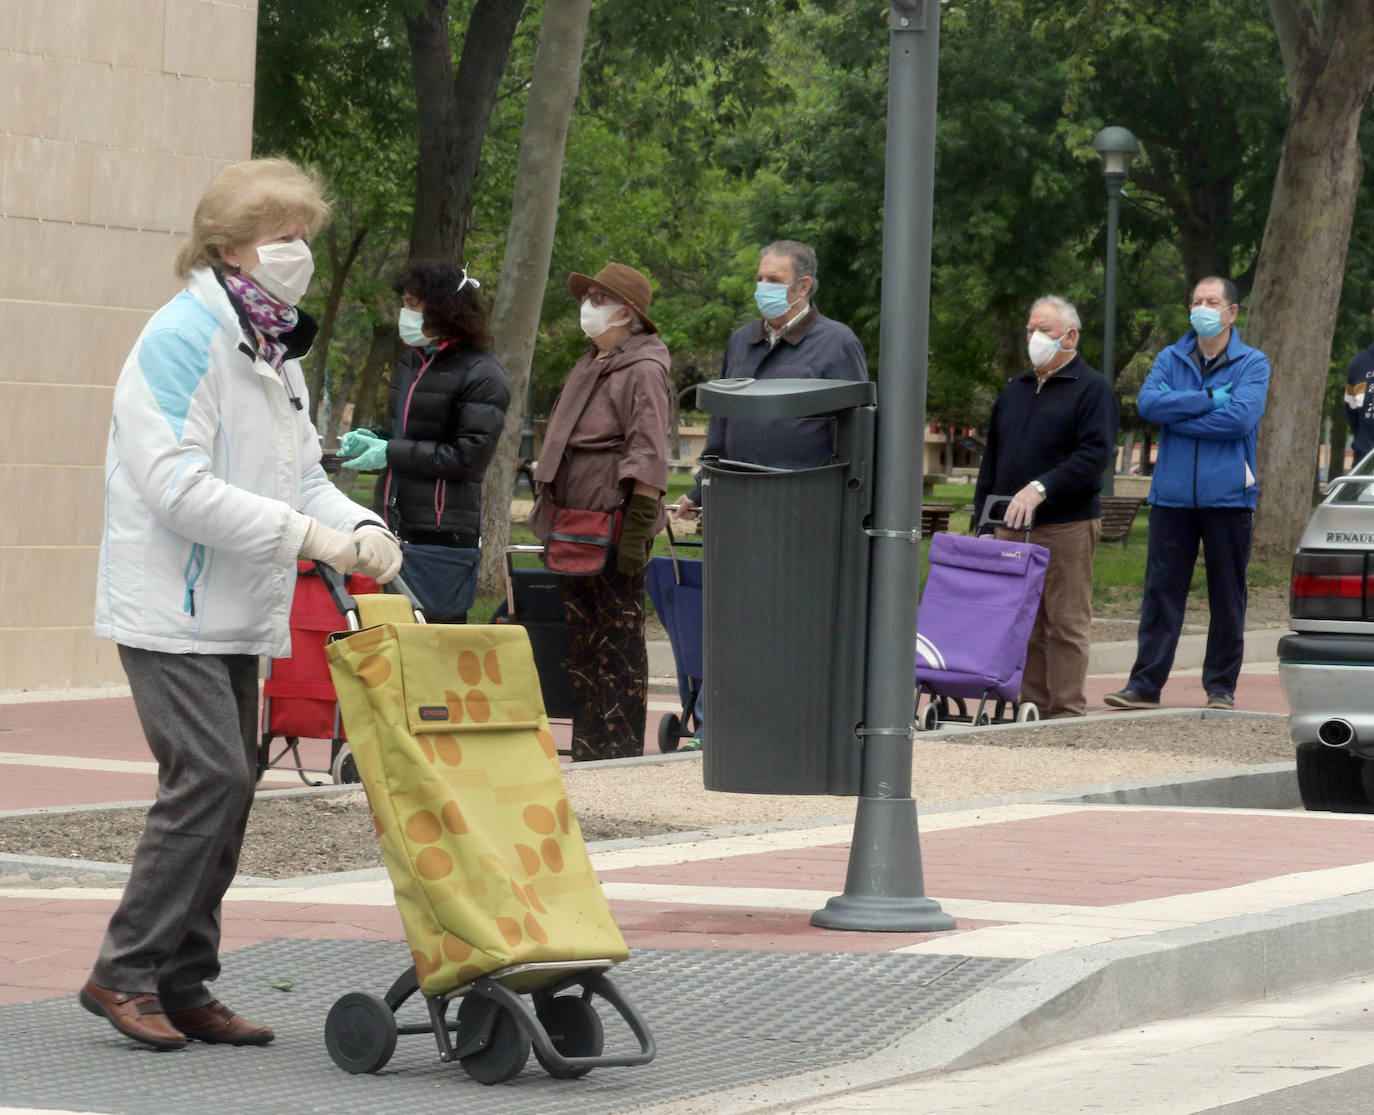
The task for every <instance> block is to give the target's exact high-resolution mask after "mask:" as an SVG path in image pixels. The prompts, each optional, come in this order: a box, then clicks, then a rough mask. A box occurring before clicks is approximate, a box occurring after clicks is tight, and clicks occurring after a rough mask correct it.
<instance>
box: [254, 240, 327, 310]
mask: <svg viewBox="0 0 1374 1115" xmlns="http://www.w3.org/2000/svg"><path fill="white" fill-rule="evenodd" d="M314 273H315V257H314V256H312V255H311V254H310V245H309V244H307V243H306V242H305V241H304V240H292V241H290V242H289V243H286V244H262V245H260V246H259V247H258V265H257V266H256V267H254V268H253V270H251V271H249V272H248V274H249V277H250V278H252V280H253V281H254V282H255V283H257V284H258V286H260V287H262V289H263V290H265V291H267V293H268V294H270V295H271V296H272V297H273V298H275V299H276V300H277V301H278V302H285V303H286V304H287V305H288V306H294V305H296V304H297V303H298V302H300V300H301V299H302V298H304V297H305V292H306V291H307V290H309V289H310V276H312V275H313V274H314Z"/></svg>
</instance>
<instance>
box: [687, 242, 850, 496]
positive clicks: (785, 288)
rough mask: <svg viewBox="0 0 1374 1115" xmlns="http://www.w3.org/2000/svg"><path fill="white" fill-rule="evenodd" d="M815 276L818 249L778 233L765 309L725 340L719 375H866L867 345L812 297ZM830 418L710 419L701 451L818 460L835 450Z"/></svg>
mask: <svg viewBox="0 0 1374 1115" xmlns="http://www.w3.org/2000/svg"><path fill="white" fill-rule="evenodd" d="M819 283H820V279H819V278H818V277H817V275H816V253H815V251H814V250H813V249H812V248H811V247H810V246H809V245H807V244H802V243H800V242H799V241H796V240H778V241H776V242H775V243H772V244H769V245H768V247H766V248H764V249H763V251H762V252H761V253H760V255H759V270H758V281H757V284H756V285H755V288H754V300H755V303H756V305H757V307H758V309H759V312H760V313H761V314H762V315H763V316H762V318H758V319H755V320H754V321H751V322H749V324H747V325H742V326H740V328H738V329H736V330H735V332H734V333H733V334H731V336H730V340H729V341H728V342H727V343H726V345H725V359H724V360H723V361H722V363H721V369H720V375H721V378H722V379H856V380H864V379H868V362H867V360H866V358H865V357H864V347H863V345H862V344H860V343H859V338H858V337H856V336H854V333H853V332H852V331H851V330H850V328H849V326H847V325H842V324H841V323H840V322H838V321H834V320H833V319H831V318H828V317H826V316H825V315H823V314H822V313H821V312H820V311H819V310H818V309H816V306H815V303H814V302H813V301H812V299H813V298H814V297H815V294H816V288H817V286H818V285H819ZM834 431H835V422H834V420H833V419H831V418H779V419H775V420H773V421H767V422H757V421H752V420H748V419H743V418H716V417H713V418H712V419H711V425H710V427H709V428H708V429H707V431H706V445H705V448H703V449H702V456H703V457H712V456H713V457H722V458H724V459H726V460H730V461H747V462H749V463H750V464H756V465H768V466H769V467H772V468H787V469H798V468H817V467H818V466H820V465H824V464H827V463H829V461H830V456H831V454H832V453H833V452H834V440H835V432H834ZM700 502H701V482H700V478H698V481H697V483H696V484H695V485H694V486H693V488H692V490H691V491H690V492H687V493H686V494H685V495H683V496H682V498H681V499H679V500H678V505H677V509H678V514H680V515H683V517H684V518H686V517H689V516H692V515H694V514H695V513H696V510H697V505H698V504H699V503H700Z"/></svg>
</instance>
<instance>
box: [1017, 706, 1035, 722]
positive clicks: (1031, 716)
mask: <svg viewBox="0 0 1374 1115" xmlns="http://www.w3.org/2000/svg"><path fill="white" fill-rule="evenodd" d="M1039 719H1040V710H1039V709H1038V708H1036V707H1035V706H1034V705H1033V704H1031V702H1030V701H1026V702H1024V703H1022V704H1021V705H1019V706H1017V709H1016V722H1017V723H1018V724H1033V723H1034V722H1035V721H1037V720H1039Z"/></svg>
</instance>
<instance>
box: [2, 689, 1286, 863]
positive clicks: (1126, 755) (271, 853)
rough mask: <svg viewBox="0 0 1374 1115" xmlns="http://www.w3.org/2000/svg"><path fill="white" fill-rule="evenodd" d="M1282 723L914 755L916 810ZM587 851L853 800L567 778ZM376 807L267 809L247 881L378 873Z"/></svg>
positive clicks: (675, 781) (1000, 743) (70, 826)
mask: <svg viewBox="0 0 1374 1115" xmlns="http://www.w3.org/2000/svg"><path fill="white" fill-rule="evenodd" d="M1292 758H1293V745H1292V743H1291V742H1290V741H1289V737H1288V722H1287V720H1286V718H1283V717H1264V718H1260V717H1247V716H1235V717H1224V716H1223V717H1208V718H1207V719H1201V718H1199V717H1197V716H1196V714H1193V715H1191V716H1152V717H1143V718H1138V717H1121V718H1107V717H1104V718H1100V719H1097V718H1092V719H1084V720H1070V721H1063V720H1061V721H1054V722H1051V723H1045V724H1041V725H1038V726H1036V727H1034V728H1017V729H1007V728H1003V729H993V730H991V731H985V732H970V733H965V734H962V735H959V736H950V737H945V738H934V739H927V738H924V737H922V738H920V739H918V740H917V742H916V744H915V746H914V766H913V770H914V771H915V793H916V798H917V800H918V802H920V803H922V804H935V803H939V802H952V801H969V800H973V799H977V798H988V797H997V796H1001V795H1004V794H1016V793H1028V792H1033V791H1042V790H1053V789H1056V788H1058V787H1062V786H1081V785H1089V784H1095V783H1100V782H1118V781H1123V780H1127V779H1133V778H1151V777H1157V776H1161V775H1169V774H1185V773H1191V772H1194V771H1202V770H1215V769H1224V768H1227V767H1238V766H1248V765H1251V764H1257V763H1275V762H1285V761H1290V760H1292ZM565 781H566V783H567V787H568V795H569V797H570V799H571V801H572V804H573V807H574V809H575V810H576V812H577V815H578V818H579V819H580V821H581V824H582V831H583V834H584V836H585V838H586V839H587V840H606V839H614V838H618V837H626V836H644V835H648V834H652V833H663V832H674V831H690V830H695V829H704V828H715V827H719V826H726V825H739V824H751V823H759V822H769V821H789V820H806V819H810V818H813V817H847V816H852V815H853V812H854V799H853V798H838V797H809V796H808V797H794V796H781V797H774V796H766V795H758V794H725V793H718V792H713V791H708V790H704V789H703V788H702V785H701V767H700V765H699V764H698V763H697V762H694V761H691V760H684V761H679V762H664V763H646V764H642V765H633V766H621V767H612V768H607V769H600V770H598V769H593V768H591V767H575V768H565ZM142 828H143V814H142V811H138V810H101V811H86V812H78V813H62V814H54V815H38V816H34V817H24V818H7V819H3V820H0V852H8V853H13V854H20V855H34V856H53V857H58V858H63V859H66V858H75V859H85V860H93V861H103V862H108V863H128V862H129V860H130V858H131V856H132V854H133V849H134V845H135V843H136V842H137V840H138V837H139V835H140V833H141V832H142ZM379 866H381V856H380V853H379V851H378V847H377V837H376V834H375V832H374V830H373V827H372V823H371V818H370V815H369V812H368V808H367V804H366V800H365V798H364V796H363V794H362V792H361V791H359V792H357V793H347V794H337V793H321V794H318V795H295V796H291V797H271V796H265V797H263V798H261V799H260V800H259V801H258V803H257V805H256V806H255V807H254V809H253V814H252V817H251V819H250V820H249V831H248V837H247V840H246V841H245V844H244V851H243V857H242V860H241V862H240V864H239V869H240V871H241V872H242V873H243V874H245V875H256V876H261V877H267V878H293V877H295V876H298V875H306V874H316V873H321V872H332V871H349V870H353V869H356V868H364V867H379Z"/></svg>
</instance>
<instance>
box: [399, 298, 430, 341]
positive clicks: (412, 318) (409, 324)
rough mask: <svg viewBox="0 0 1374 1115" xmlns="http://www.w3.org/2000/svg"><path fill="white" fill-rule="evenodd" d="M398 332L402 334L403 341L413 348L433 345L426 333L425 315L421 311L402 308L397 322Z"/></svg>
mask: <svg viewBox="0 0 1374 1115" xmlns="http://www.w3.org/2000/svg"><path fill="white" fill-rule="evenodd" d="M396 331H397V332H398V333H400V334H401V340H403V341H405V343H406V344H408V345H409V346H410V347H411V348H424V347H425V345H428V344H432V343H433V342H432V341H431V340H430V338H429V335H428V334H427V333H426V332H425V315H424V314H422V313H421V312H420V311H419V310H411V309H407V308H406V307H402V308H401V313H400V316H399V317H398V318H397V320H396Z"/></svg>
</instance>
